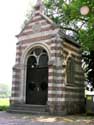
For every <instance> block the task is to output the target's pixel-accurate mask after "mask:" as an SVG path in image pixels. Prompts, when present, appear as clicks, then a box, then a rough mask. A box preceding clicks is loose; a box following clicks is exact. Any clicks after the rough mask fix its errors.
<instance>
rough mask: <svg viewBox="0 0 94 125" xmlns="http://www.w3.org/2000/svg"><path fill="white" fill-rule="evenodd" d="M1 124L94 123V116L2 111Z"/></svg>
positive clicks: (70, 124)
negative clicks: (44, 114)
mask: <svg viewBox="0 0 94 125" xmlns="http://www.w3.org/2000/svg"><path fill="white" fill-rule="evenodd" d="M0 125H94V116H85V115H83V116H79V115H76V116H64V117H56V116H55V117H52V116H34V115H27V114H13V113H6V112H0Z"/></svg>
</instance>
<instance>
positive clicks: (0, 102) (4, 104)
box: [0, 98, 10, 111]
mask: <svg viewBox="0 0 94 125" xmlns="http://www.w3.org/2000/svg"><path fill="white" fill-rule="evenodd" d="M9 105H10V104H9V99H8V98H0V111H3V110H7V108H8V107H9Z"/></svg>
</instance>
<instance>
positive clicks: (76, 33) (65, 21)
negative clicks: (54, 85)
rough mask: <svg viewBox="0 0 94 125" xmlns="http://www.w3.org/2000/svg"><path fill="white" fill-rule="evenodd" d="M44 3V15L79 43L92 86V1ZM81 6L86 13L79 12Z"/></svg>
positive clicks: (93, 39) (76, 0)
mask: <svg viewBox="0 0 94 125" xmlns="http://www.w3.org/2000/svg"><path fill="white" fill-rule="evenodd" d="M44 3H45V6H46V11H45V13H46V15H48V16H49V17H50V18H51V19H52V20H53V21H54V22H55V23H56V24H57V25H60V26H61V28H62V29H63V31H64V32H65V34H68V35H70V36H71V37H73V38H74V39H75V41H76V42H79V43H80V44H81V46H82V57H83V60H82V61H83V62H84V63H83V64H84V65H83V68H84V71H85V74H86V79H87V80H88V82H89V83H91V84H92V85H93V87H94V78H93V73H94V65H93V64H94V47H93V46H94V24H93V22H94V1H93V0H44ZM82 7H86V8H87V9H88V13H87V14H83V13H82V12H81V10H82ZM28 17H30V16H28Z"/></svg>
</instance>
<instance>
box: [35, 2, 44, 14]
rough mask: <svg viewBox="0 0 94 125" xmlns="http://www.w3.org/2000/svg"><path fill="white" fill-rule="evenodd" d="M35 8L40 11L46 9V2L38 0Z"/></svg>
mask: <svg viewBox="0 0 94 125" xmlns="http://www.w3.org/2000/svg"><path fill="white" fill-rule="evenodd" d="M35 9H36V10H39V11H40V12H43V11H44V4H43V2H42V0H37V2H36V5H35Z"/></svg>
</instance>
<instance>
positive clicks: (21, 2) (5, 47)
mask: <svg viewBox="0 0 94 125" xmlns="http://www.w3.org/2000/svg"><path fill="white" fill-rule="evenodd" d="M35 3H36V0H2V1H0V83H5V84H11V83H12V67H13V65H14V64H15V55H16V43H17V42H18V40H17V38H16V37H15V36H16V35H17V34H18V33H19V32H20V31H21V27H22V24H23V22H24V20H25V15H26V13H27V12H28V11H29V10H30V8H31V7H32V5H34V4H35Z"/></svg>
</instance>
